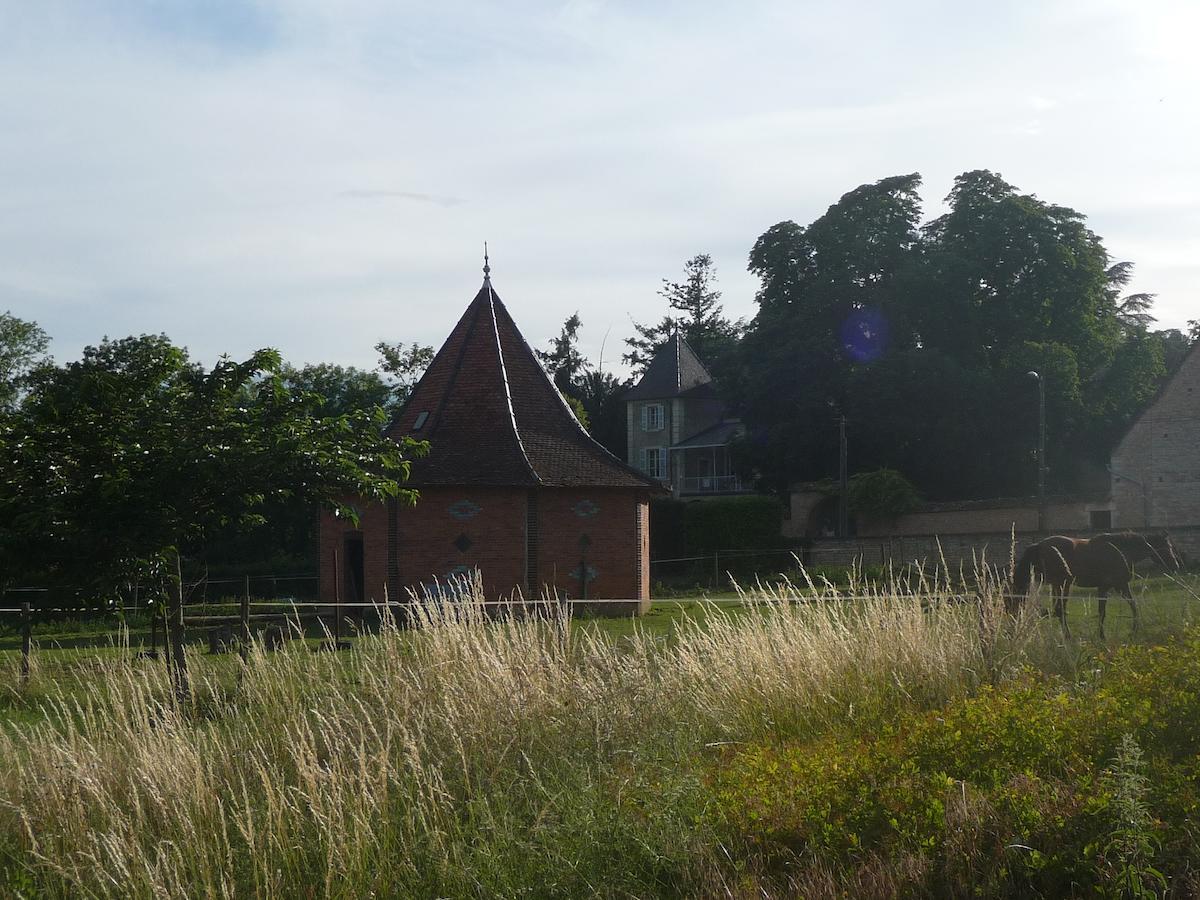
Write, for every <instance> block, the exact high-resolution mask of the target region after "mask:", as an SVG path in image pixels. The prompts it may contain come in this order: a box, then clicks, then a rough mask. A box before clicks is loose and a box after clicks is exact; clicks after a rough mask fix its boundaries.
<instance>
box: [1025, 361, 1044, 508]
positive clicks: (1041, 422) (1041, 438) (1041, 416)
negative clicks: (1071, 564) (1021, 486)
mask: <svg viewBox="0 0 1200 900" xmlns="http://www.w3.org/2000/svg"><path fill="white" fill-rule="evenodd" d="M1025 374H1026V375H1028V376H1029V377H1030V378H1036V379H1037V383H1038V451H1037V461H1038V531H1045V530H1046V382H1045V380H1044V379H1043V378H1042V375H1041V373H1040V372H1026V373H1025Z"/></svg>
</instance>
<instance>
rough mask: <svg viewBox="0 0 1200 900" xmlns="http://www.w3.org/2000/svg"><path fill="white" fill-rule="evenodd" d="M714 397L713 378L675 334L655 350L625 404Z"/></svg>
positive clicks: (683, 341) (693, 351) (626, 395)
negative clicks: (631, 401) (638, 401)
mask: <svg viewBox="0 0 1200 900" xmlns="http://www.w3.org/2000/svg"><path fill="white" fill-rule="evenodd" d="M684 394H687V395H688V396H696V397H699V396H706V395H709V394H715V391H713V388H712V376H711V375H709V374H708V369H706V368H705V367H704V363H702V362H701V361H700V357H699V356H697V355H696V351H695V350H693V349H692V348H691V345H690V344H688V342H687V341H685V340H684V339H683V335H681V334H680V333H679V332H678V331H676V332H675V333H674V334H673V335H671V338H670V340H668V341H667V342H666V343H665V344H663V345H662V346H661V347H659V348H658V351H657V352H656V353H655V354H654V357H653V359H651V360H650V364H649V365H648V366H646V371H645V372H643V373H642V377H641V378H640V379H639V380H638V383H637V384H635V385H634V386H633V387H632V388H630V390H629V392H628V393H626V394H625V399H626V400H666V399H669V398H671V397H681V396H683V395H684Z"/></svg>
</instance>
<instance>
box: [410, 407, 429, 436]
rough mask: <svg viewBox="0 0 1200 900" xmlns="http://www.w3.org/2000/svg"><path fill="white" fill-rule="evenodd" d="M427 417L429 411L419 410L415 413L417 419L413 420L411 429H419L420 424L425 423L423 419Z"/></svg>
mask: <svg viewBox="0 0 1200 900" xmlns="http://www.w3.org/2000/svg"><path fill="white" fill-rule="evenodd" d="M428 418H429V412H428V411H427V410H422V411H421V412H419V413H417V420H416V421H415V422H413V431H420V430H421V426H422V425H424V424H425V420H426V419H428Z"/></svg>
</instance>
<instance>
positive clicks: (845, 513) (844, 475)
mask: <svg viewBox="0 0 1200 900" xmlns="http://www.w3.org/2000/svg"><path fill="white" fill-rule="evenodd" d="M849 476H850V472H849V468H848V467H847V465H846V417H845V416H839V417H838V487H839V489H840V493H841V496H842V502H841V503H840V504H839V506H838V536H839V537H849V536H850V477H849Z"/></svg>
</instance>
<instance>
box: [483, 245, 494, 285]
mask: <svg viewBox="0 0 1200 900" xmlns="http://www.w3.org/2000/svg"><path fill="white" fill-rule="evenodd" d="M483 280H484V281H485V282H487V283H489V284H490V283H491V281H492V267H491V266H489V265H488V251H487V241H484V242H483Z"/></svg>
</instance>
